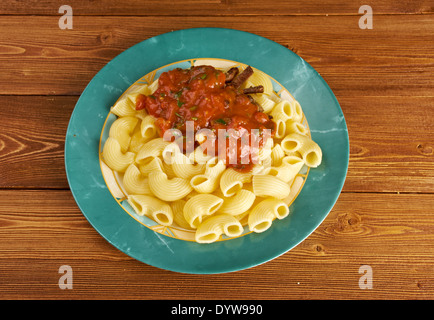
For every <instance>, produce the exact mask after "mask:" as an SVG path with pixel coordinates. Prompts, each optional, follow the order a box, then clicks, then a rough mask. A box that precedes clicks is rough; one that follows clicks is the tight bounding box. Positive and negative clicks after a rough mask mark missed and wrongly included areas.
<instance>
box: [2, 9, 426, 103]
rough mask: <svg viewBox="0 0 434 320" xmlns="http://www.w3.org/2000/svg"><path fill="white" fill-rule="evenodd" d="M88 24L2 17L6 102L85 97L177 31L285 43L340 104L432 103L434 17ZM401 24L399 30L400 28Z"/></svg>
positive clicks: (91, 20)
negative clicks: (212, 31) (127, 56)
mask: <svg viewBox="0 0 434 320" xmlns="http://www.w3.org/2000/svg"><path fill="white" fill-rule="evenodd" d="M258 19H259V17H258V16H241V17H237V18H236V19H234V18H232V17H224V16H207V17H203V16H197V17H196V16H187V17H161V16H150V17H118V16H117V17H112V16H108V17H100V16H95V17H86V16H78V17H75V19H74V28H73V30H61V29H59V27H58V17H56V16H51V17H46V16H30V17H27V18H26V23H23V18H22V17H16V16H3V17H2V19H1V20H0V30H8V32H2V33H0V69H1V70H2V76H1V77H0V94H3V95H7V94H13V95H29V94H36V95H40V94H42V95H79V94H80V93H81V92H82V91H83V89H84V88H85V86H86V85H87V83H88V82H89V81H90V80H91V79H92V78H93V77H94V76H95V74H96V73H97V72H98V71H99V70H100V69H101V68H102V67H103V66H104V65H105V64H106V63H108V62H109V61H110V60H111V59H113V58H114V57H115V56H117V55H118V54H120V53H121V52H122V51H124V50H125V49H127V48H129V47H131V46H133V45H134V44H136V43H138V42H141V41H143V40H146V39H148V38H149V37H152V36H156V35H158V34H161V33H165V32H170V31H173V30H178V29H184V28H193V27H198V26H201V27H227V28H233V29H239V30H243V31H248V32H253V33H255V34H258V35H260V36H264V37H267V38H269V39H271V40H273V41H276V42H277V43H280V44H282V45H284V46H286V47H288V48H289V49H291V50H292V51H294V52H296V53H297V54H298V55H300V56H301V57H302V58H304V59H305V60H306V61H307V62H308V63H309V64H311V65H312V66H313V67H314V68H315V69H316V70H317V71H318V72H319V73H320V74H321V75H322V77H323V78H324V79H325V80H326V81H327V82H328V83H329V84H330V86H331V88H332V90H333V91H334V92H335V94H336V95H337V96H338V97H342V96H355V95H356V96H366V95H369V96H433V90H432V89H433V88H434V42H433V41H432V30H434V19H432V15H400V16H393V15H392V16H387V15H385V16H375V17H374V29H372V30H361V29H360V28H359V26H358V19H359V17H357V16H328V17H326V16H270V17H267V19H261V23H258ZM397 21H399V23H397Z"/></svg>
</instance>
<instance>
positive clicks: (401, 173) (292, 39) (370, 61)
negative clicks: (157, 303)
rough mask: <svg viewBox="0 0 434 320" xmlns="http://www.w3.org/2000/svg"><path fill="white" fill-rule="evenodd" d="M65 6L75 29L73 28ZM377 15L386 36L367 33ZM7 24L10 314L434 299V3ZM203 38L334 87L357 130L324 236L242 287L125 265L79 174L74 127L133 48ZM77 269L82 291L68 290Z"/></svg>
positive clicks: (7, 1)
mask: <svg viewBox="0 0 434 320" xmlns="http://www.w3.org/2000/svg"><path fill="white" fill-rule="evenodd" d="M62 4H69V5H70V6H71V7H72V9H73V28H72V29H61V28H60V27H59V19H60V18H61V17H62V15H63V13H59V7H60V6H61V5H62ZM364 4H368V5H370V6H371V7H372V10H373V28H372V29H361V28H360V26H359V19H361V18H362V15H363V13H359V8H360V6H362V5H364ZM0 14H1V16H0V298H1V299H252V300H253V299H285V300H291V299H432V298H434V2H433V0H425V1H424V0H416V1H401V2H400V1H392V0H381V1H368V2H365V1H343V0H333V1H332V0H329V1H313V0H307V1H287V0H279V1H273V2H272V3H271V4H266V2H264V1H259V0H250V1H241V0H221V1H220V0H215V1H214V0H209V1H193V0H180V1H176V2H175V3H171V4H170V1H162V0H159V1H139V0H130V1H113V0H102V1H85V0H76V1H69V2H65V3H63V2H59V1H53V0H47V1H28V3H26V1H24V2H22V1H20V2H18V1H15V0H2V1H1V3H0ZM191 27H226V28H232V29H239V30H243V31H249V32H252V33H255V34H258V35H260V36H263V37H267V38H269V39H271V40H273V41H276V42H278V43H280V44H282V45H284V46H286V47H288V48H289V49H291V50H292V51H294V52H295V53H297V54H298V55H300V56H301V57H303V58H304V59H305V60H306V61H307V62H308V63H310V64H311V65H312V66H313V67H314V68H315V69H316V70H317V71H318V72H319V73H320V74H321V75H322V77H323V78H324V79H325V80H326V81H327V82H328V84H329V85H330V87H331V89H332V90H333V91H334V93H335V95H336V97H337V99H338V101H339V102H340V104H341V107H342V110H343V112H344V115H345V117H346V121H347V125H348V130H349V137H350V144H351V150H350V163H349V170H348V175H347V180H346V183H345V185H344V188H343V191H342V194H341V195H340V197H339V199H338V201H337V203H336V205H335V207H334V208H333V210H332V211H331V212H330V214H329V215H328V216H327V218H326V219H325V221H324V222H323V223H322V224H321V225H320V226H319V227H318V229H317V230H316V231H315V232H314V233H313V234H311V235H310V236H309V237H308V238H307V239H306V240H305V241H303V242H302V243H301V244H299V245H298V246H297V247H296V248H294V249H293V250H291V251H289V252H287V253H285V254H283V255H282V256H280V257H278V258H276V259H274V260H272V261H270V262H268V263H265V264H262V265H260V266H257V267H254V268H251V269H247V270H243V271H238V272H234V273H228V274H219V275H189V274H179V273H174V272H169V271H165V270H160V269H157V268H155V267H152V266H149V265H146V264H143V263H141V262H139V261H136V260H134V259H133V258H130V257H129V256H127V255H126V254H124V253H122V252H120V251H119V250H117V249H116V248H115V247H113V246H112V245H110V244H109V243H108V242H107V241H106V240H104V239H103V238H102V237H101V236H100V235H99V234H98V233H97V231H95V230H94V229H93V228H92V227H91V225H90V224H89V223H88V222H87V220H86V219H85V217H84V216H83V214H82V213H81V212H80V210H79V208H78V206H77V205H76V203H75V201H74V199H73V197H72V194H71V192H70V190H69V186H68V182H67V179H66V175H65V168H64V139H65V134H66V129H67V125H68V121H69V117H70V115H71V113H72V111H73V108H74V106H75V103H76V102H77V99H78V97H79V95H80V94H81V92H82V91H83V89H84V88H85V86H86V85H87V83H88V82H89V81H90V80H91V79H92V77H94V75H95V74H96V73H97V72H98V71H99V70H100V69H101V68H102V67H103V66H104V65H105V64H106V63H108V62H109V61H110V60H111V59H113V58H114V57H115V56H116V55H118V54H119V53H121V52H122V51H124V50H125V49H127V48H129V47H130V46H132V45H134V44H136V43H138V42H140V41H142V40H145V39H147V38H149V37H152V36H156V35H158V34H161V33H165V32H169V31H172V30H178V29H184V28H191ZM63 265H68V266H70V267H71V269H72V271H73V288H72V289H61V288H60V286H59V279H60V277H61V276H62V274H61V273H59V268H60V267H61V266H63ZM361 267H362V269H360V268H361ZM364 268H367V269H368V270H371V271H372V287H370V286H367V288H366V286H365V287H364V286H363V284H368V282H366V283H365V282H363V281H362V282H363V283H360V280H361V277H363V276H367V275H368V274H364V273H363V270H366V269H364ZM362 279H363V278H362ZM362 288H364V289H362Z"/></svg>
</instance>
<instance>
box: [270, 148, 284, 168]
mask: <svg viewBox="0 0 434 320" xmlns="http://www.w3.org/2000/svg"><path fill="white" fill-rule="evenodd" d="M270 156H271V165H272V166H280V164H281V163H282V159H283V158H284V157H285V151H283V149H282V147H281V146H280V144H276V145H275V146H274V147H273V149H271V155H270Z"/></svg>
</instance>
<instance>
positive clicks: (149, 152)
mask: <svg viewBox="0 0 434 320" xmlns="http://www.w3.org/2000/svg"><path fill="white" fill-rule="evenodd" d="M169 144H170V142H168V141H164V139H163V138H155V139H152V140H150V141H148V142H146V143H145V144H144V145H143V146H142V147H141V148H140V150H139V152H138V153H137V156H136V163H138V164H139V165H142V164H146V163H149V162H151V161H152V159H154V158H155V157H159V156H161V154H162V152H163V150H164V148H165V147H166V146H167V145H169Z"/></svg>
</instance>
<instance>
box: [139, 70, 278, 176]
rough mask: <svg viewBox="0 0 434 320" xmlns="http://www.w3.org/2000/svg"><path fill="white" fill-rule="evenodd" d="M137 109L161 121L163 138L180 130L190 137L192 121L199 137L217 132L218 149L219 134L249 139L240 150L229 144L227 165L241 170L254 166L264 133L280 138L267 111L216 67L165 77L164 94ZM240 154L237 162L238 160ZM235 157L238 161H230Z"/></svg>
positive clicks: (160, 92)
mask: <svg viewBox="0 0 434 320" xmlns="http://www.w3.org/2000/svg"><path fill="white" fill-rule="evenodd" d="M136 109H137V110H141V109H146V111H147V112H148V114H150V115H152V116H154V117H155V118H156V119H157V120H156V121H155V124H156V126H157V129H158V131H159V135H160V136H163V135H164V132H165V131H166V130H168V129H172V128H173V129H179V130H180V131H181V132H182V134H183V135H185V134H186V127H187V126H186V122H187V121H193V123H194V131H195V133H196V132H197V131H198V130H200V129H203V128H207V129H210V130H212V131H213V132H215V135H216V138H217V139H216V141H215V144H214V145H215V146H217V145H219V143H220V145H221V141H220V142H219V141H218V140H219V139H218V137H217V136H218V134H217V133H218V130H219V129H225V130H226V131H227V132H228V134H226V135H225V138H226V139H227V140H229V139H230V138H232V136H237V137H239V136H240V134H245V137H247V138H249V140H248V141H250V144H248V145H247V146H246V144H245V143H244V144H243V143H241V139H238V140H236V143H237V148H236V149H234V148H230V146H229V143H226V160H227V161H226V164H227V166H229V167H233V168H234V169H236V170H238V171H244V172H245V171H249V170H251V169H252V167H253V163H254V161H253V159H252V156H251V154H253V153H252V150H251V149H252V148H254V147H255V146H257V145H258V144H257V143H253V142H252V141H254V139H257V140H259V146H260V147H261V146H263V143H264V140H265V139H262V138H261V137H262V132H263V130H264V129H270V130H271V137H272V136H274V133H275V124H274V122H273V121H272V120H271V119H270V118H269V116H268V115H267V114H265V113H263V112H261V111H260V110H259V108H258V105H256V104H255V103H254V102H252V100H251V99H250V98H249V96H248V95H246V94H244V93H243V92H242V91H241V90H239V89H236V88H234V87H233V86H231V85H230V83H229V84H226V75H225V73H224V72H222V71H220V70H217V69H215V68H214V67H212V66H195V67H192V68H190V69H180V68H176V69H173V70H170V71H167V72H163V73H162V74H161V75H160V77H159V80H158V89H157V90H156V91H155V92H154V93H153V94H152V95H148V96H145V95H139V97H138V99H137V102H136ZM230 129H233V130H230ZM253 129H258V130H253ZM252 130H253V131H252ZM234 132H236V133H235V134H234ZM258 132H259V139H258V134H257V133H258ZM234 138H235V139H236V137H234ZM235 152H236V161H234V160H233V159H234V157H235ZM215 154H216V155H217V152H216V153H215ZM249 154H250V155H249ZM230 156H232V158H231V159H232V160H231V161H228V158H229V157H230ZM247 157H248V161H246V159H247ZM246 162H247V163H246Z"/></svg>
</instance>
